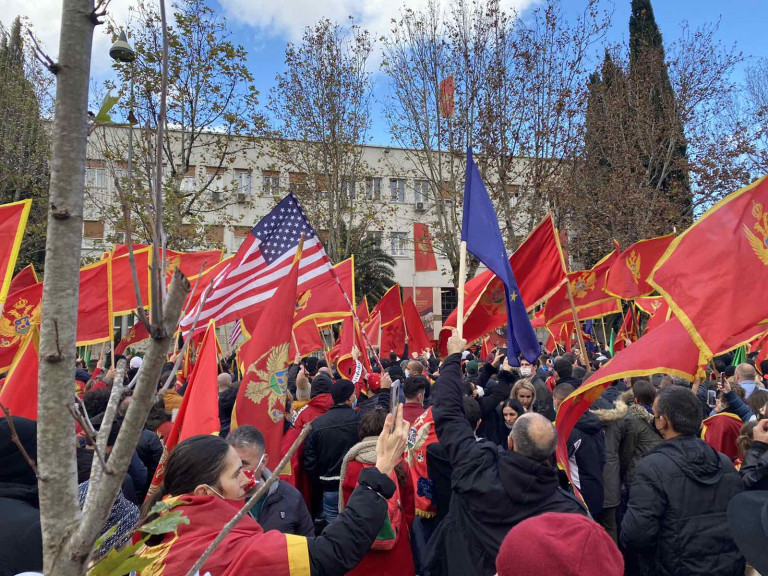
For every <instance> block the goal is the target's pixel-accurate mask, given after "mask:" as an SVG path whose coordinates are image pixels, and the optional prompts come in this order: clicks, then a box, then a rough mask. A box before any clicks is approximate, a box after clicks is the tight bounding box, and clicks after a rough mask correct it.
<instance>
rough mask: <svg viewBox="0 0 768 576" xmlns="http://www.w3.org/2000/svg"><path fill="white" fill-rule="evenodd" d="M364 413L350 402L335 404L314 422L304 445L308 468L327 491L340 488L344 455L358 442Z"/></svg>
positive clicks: (305, 467)
mask: <svg viewBox="0 0 768 576" xmlns="http://www.w3.org/2000/svg"><path fill="white" fill-rule="evenodd" d="M359 427H360V414H359V413H358V412H357V411H356V410H355V409H354V408H352V407H350V406H347V405H346V404H336V405H335V406H331V407H330V408H329V410H328V412H326V413H325V414H323V415H322V416H320V417H319V418H317V419H316V420H315V421H314V422H313V423H312V432H310V433H309V436H307V441H306V443H305V447H304V470H305V471H306V473H307V475H308V476H309V478H310V479H311V480H312V482H313V483H314V484H315V485H318V486H319V487H320V488H321V489H322V490H323V492H336V491H337V490H338V489H339V473H340V471H341V463H342V461H343V460H344V455H345V454H346V453H347V452H348V451H349V449H350V448H352V446H354V445H355V444H357V440H358V436H357V430H358V428H359Z"/></svg>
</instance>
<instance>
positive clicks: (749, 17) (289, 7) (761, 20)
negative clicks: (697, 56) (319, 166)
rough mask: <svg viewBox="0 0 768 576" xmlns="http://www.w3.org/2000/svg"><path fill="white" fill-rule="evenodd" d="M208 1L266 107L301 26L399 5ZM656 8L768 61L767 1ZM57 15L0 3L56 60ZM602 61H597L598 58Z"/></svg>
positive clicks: (48, 3)
mask: <svg viewBox="0 0 768 576" xmlns="http://www.w3.org/2000/svg"><path fill="white" fill-rule="evenodd" d="M166 1H168V2H170V0H166ZM209 1H210V2H211V5H212V6H214V8H215V10H216V11H217V12H219V13H221V14H222V15H224V16H226V17H227V20H228V25H229V27H230V29H231V30H232V32H233V33H234V37H235V40H236V41H237V42H239V43H240V44H242V45H243V46H244V47H245V48H246V50H247V51H248V54H249V55H248V65H249V68H250V69H251V71H252V73H253V75H254V77H255V81H256V86H257V87H258V89H259V90H260V92H261V101H262V102H263V103H265V102H266V99H267V94H268V92H269V89H270V88H271V87H272V86H273V84H274V79H275V75H276V74H278V73H279V72H280V71H282V70H283V65H284V52H285V45H286V42H288V41H290V40H296V39H298V38H299V37H300V35H301V31H302V29H303V28H304V26H306V25H309V24H312V23H313V22H316V21H317V20H318V19H319V18H320V17H322V16H327V17H329V18H331V19H335V20H339V21H345V20H346V18H347V16H349V15H354V17H355V19H356V21H357V22H358V23H360V24H361V25H363V26H365V27H367V28H369V29H371V30H372V31H373V33H374V36H379V35H381V34H382V33H384V32H386V31H387V29H388V28H389V22H390V19H391V18H395V17H397V15H398V13H399V6H401V3H400V1H399V0H398V1H394V2H393V1H392V0H362V1H361V0H277V1H275V0H209ZM448 1H449V0H440V2H441V4H443V5H446V4H448ZM426 3H427V0H408V5H409V6H410V7H412V8H415V9H418V8H421V7H423V6H425V5H426ZM502 3H503V4H504V5H505V6H506V7H514V8H516V9H517V10H518V11H519V12H520V14H521V16H522V17H523V18H525V16H526V14H529V13H530V10H531V9H532V7H533V6H535V4H536V3H537V0H502ZM562 3H563V7H564V10H565V11H566V13H568V14H571V15H572V16H574V17H575V15H576V14H578V13H580V12H581V11H583V9H584V7H585V5H586V0H562ZM128 4H129V0H112V2H111V4H110V12H111V14H112V16H113V17H114V19H115V20H116V21H117V22H119V21H120V20H121V18H126V15H127V6H128ZM601 6H602V7H604V8H605V9H608V10H611V11H612V12H613V18H612V27H611V29H610V31H609V33H608V41H610V42H626V40H627V37H628V23H629V11H630V0H614V1H611V0H605V1H604V2H602V4H601ZM653 9H654V12H655V14H656V20H657V22H658V24H659V27H660V28H661V32H662V34H663V35H664V39H665V43H668V42H670V41H672V40H673V39H675V38H677V37H678V36H679V34H680V29H681V25H682V23H683V22H684V21H688V23H689V24H690V25H691V27H693V28H696V27H698V26H701V25H702V24H705V23H707V22H716V21H717V20H718V19H719V20H720V30H719V38H720V39H721V40H722V41H723V42H724V43H726V44H727V45H731V44H734V43H735V44H736V46H737V48H738V50H740V51H742V52H743V53H744V54H745V55H747V56H750V57H761V58H764V57H768V44H767V43H766V42H765V23H766V22H768V1H766V0H738V1H736V2H730V3H725V2H722V1H718V2H715V1H714V0H655V1H654V2H653ZM60 12H61V0H27V1H26V2H23V3H20V2H18V0H0V14H8V15H9V17H8V20H9V22H6V21H5V20H6V19H5V18H4V17H0V20H2V21H3V23H4V24H9V23H10V19H11V18H12V15H15V14H19V13H21V14H23V15H25V16H27V17H28V18H29V20H30V22H31V23H32V24H33V26H34V27H35V29H36V31H37V33H38V34H39V36H40V37H41V38H42V40H43V42H44V43H45V45H46V48H47V51H48V52H49V53H50V54H51V55H52V56H55V54H56V53H57V45H58V33H59V22H60ZM108 49H109V39H108V38H106V36H105V35H104V34H103V33H101V32H100V31H97V35H96V38H95V39H94V49H93V50H94V52H93V64H92V76H93V78H94V80H95V81H96V82H100V81H103V80H104V79H106V78H108V77H109V76H110V74H111V72H110V69H109V59H108V57H107V51H108ZM600 56H601V55H600V54H596V55H595V57H596V59H597V58H599V57H600ZM742 72H743V70H739V71H738V72H737V74H736V76H735V79H736V80H739V81H740V80H741V77H742ZM374 83H375V92H374V94H382V93H383V92H384V91H385V90H386V79H385V78H384V77H383V75H381V74H375V75H374ZM379 99H380V97H379ZM372 138H373V142H374V143H376V144H388V143H389V135H388V132H387V129H386V125H385V123H384V122H383V120H382V119H381V114H380V105H379V104H378V103H374V126H373V130H372Z"/></svg>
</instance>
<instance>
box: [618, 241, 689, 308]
mask: <svg viewBox="0 0 768 576" xmlns="http://www.w3.org/2000/svg"><path fill="white" fill-rule="evenodd" d="M674 239H675V235H674V234H667V235H666V236H660V237H658V238H648V239H647V240H640V241H639V242H635V243H634V244H632V245H631V246H630V247H629V248H627V249H626V250H624V252H622V253H621V255H620V256H619V257H618V258H617V259H616V261H615V262H614V263H613V264H612V265H611V267H610V268H609V269H608V272H606V275H605V291H606V293H608V294H610V295H612V296H615V297H616V298H623V299H624V300H631V299H633V298H639V297H640V296H647V295H648V294H650V293H651V292H653V286H651V285H650V284H648V276H649V275H650V273H651V271H652V270H653V268H654V267H655V266H656V264H657V263H658V261H659V258H661V257H662V256H663V255H664V252H665V251H666V250H667V248H668V247H669V245H670V244H671V243H672V240H674Z"/></svg>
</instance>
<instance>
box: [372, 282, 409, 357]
mask: <svg viewBox="0 0 768 576" xmlns="http://www.w3.org/2000/svg"><path fill="white" fill-rule="evenodd" d="M376 314H381V342H380V343H379V349H380V354H384V355H387V354H389V353H390V352H391V351H394V352H395V353H396V354H397V355H398V356H400V355H401V354H402V353H403V351H404V350H405V320H404V318H403V302H402V299H401V298H400V285H399V284H395V285H393V286H392V287H391V288H390V289H389V290H387V291H386V292H385V293H384V296H382V297H381V300H379V302H378V303H377V304H376V306H375V307H374V309H373V311H372V312H371V315H376Z"/></svg>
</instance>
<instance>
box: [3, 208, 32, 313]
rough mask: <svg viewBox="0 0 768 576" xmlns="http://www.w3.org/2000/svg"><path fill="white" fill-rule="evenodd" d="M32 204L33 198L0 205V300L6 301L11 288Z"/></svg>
mask: <svg viewBox="0 0 768 576" xmlns="http://www.w3.org/2000/svg"><path fill="white" fill-rule="evenodd" d="M31 206H32V200H22V201H21V202H11V203H10V204H3V205H2V206H0V302H4V301H5V297H6V296H7V295H8V294H9V290H10V288H11V280H12V279H13V269H14V267H15V266H16V259H17V258H18V256H19V248H21V239H22V237H23V236H24V228H26V226H27V217H28V216H29V209H30V208H31Z"/></svg>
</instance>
